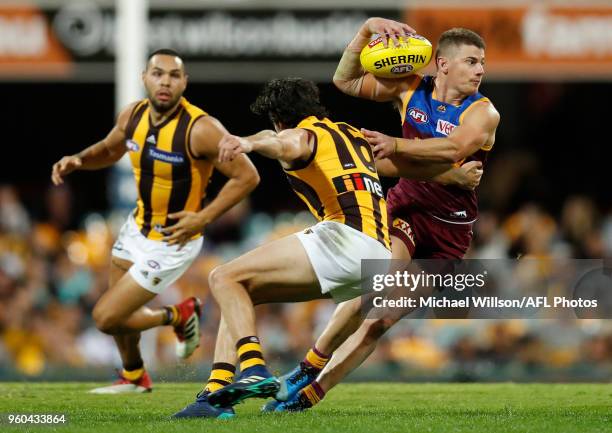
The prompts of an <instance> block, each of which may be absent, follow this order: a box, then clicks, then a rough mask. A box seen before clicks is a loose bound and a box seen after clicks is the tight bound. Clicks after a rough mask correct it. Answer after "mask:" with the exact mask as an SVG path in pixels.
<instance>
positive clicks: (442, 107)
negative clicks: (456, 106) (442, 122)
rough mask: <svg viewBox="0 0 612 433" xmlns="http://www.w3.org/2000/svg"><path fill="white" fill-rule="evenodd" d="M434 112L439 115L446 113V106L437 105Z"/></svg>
mask: <svg viewBox="0 0 612 433" xmlns="http://www.w3.org/2000/svg"><path fill="white" fill-rule="evenodd" d="M436 110H438V111H439V112H440V113H446V105H441V104H440V105H438V108H436Z"/></svg>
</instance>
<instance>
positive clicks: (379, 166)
mask: <svg viewBox="0 0 612 433" xmlns="http://www.w3.org/2000/svg"><path fill="white" fill-rule="evenodd" d="M376 170H377V171H378V174H380V175H381V176H387V177H403V178H406V179H414V180H429V181H432V182H437V183H441V184H443V185H456V186H458V187H460V188H464V189H468V190H474V189H476V187H477V186H478V185H479V184H480V179H481V177H482V173H483V170H482V163H481V162H480V161H470V162H466V163H465V164H463V165H461V166H459V167H455V166H453V165H452V164H448V163H422V162H417V161H412V160H408V159H405V158H397V157H391V158H384V159H380V160H378V161H376Z"/></svg>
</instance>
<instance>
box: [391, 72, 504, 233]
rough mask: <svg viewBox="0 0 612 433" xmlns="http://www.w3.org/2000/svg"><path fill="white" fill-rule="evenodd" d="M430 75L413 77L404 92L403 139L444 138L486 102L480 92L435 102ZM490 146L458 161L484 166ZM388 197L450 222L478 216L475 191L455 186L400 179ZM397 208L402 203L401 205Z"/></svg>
mask: <svg viewBox="0 0 612 433" xmlns="http://www.w3.org/2000/svg"><path fill="white" fill-rule="evenodd" d="M433 78H434V77H431V76H426V77H420V76H414V78H413V80H414V85H413V86H412V89H414V90H410V91H409V92H408V93H407V95H406V96H405V98H404V101H403V105H402V113H401V114H402V135H403V137H404V138H409V139H414V138H418V139H425V138H432V137H433V138H435V137H446V136H448V135H449V134H450V133H451V132H452V131H453V129H454V128H456V127H457V126H459V125H461V122H462V121H463V117H464V116H465V113H466V112H468V111H469V110H470V108H472V107H474V105H476V104H478V103H480V102H484V101H489V100H488V99H487V98H485V97H484V96H483V95H482V94H480V93H475V94H474V95H472V96H469V97H467V98H466V99H464V100H463V102H462V103H461V105H459V106H456V105H452V104H447V103H445V102H440V101H437V100H436V99H435V94H434V80H433ZM492 147H493V146H492V145H490V146H488V147H482V148H481V149H479V150H478V151H477V152H476V153H474V154H473V155H471V156H469V157H467V158H466V159H465V160H464V161H461V162H460V163H459V164H463V163H464V162H468V161H473V160H477V161H481V162H482V163H483V165H484V163H485V161H486V159H487V154H488V152H489V151H490V150H491V148H492ZM389 199H390V200H391V201H393V202H396V203H397V204H400V203H403V204H404V205H405V207H406V210H408V209H409V208H413V206H416V207H418V208H420V209H422V210H423V211H425V212H427V213H428V214H430V215H431V216H433V217H434V218H437V219H439V220H443V221H446V222H451V223H459V224H469V223H471V222H473V221H474V220H476V218H477V216H478V203H477V198H476V193H475V192H474V191H468V190H465V189H462V188H459V187H457V186H454V185H442V184H440V183H436V182H428V181H418V180H409V179H404V178H401V179H400V181H399V182H398V183H397V185H395V186H394V187H393V188H391V189H390V190H389ZM398 207H400V208H401V207H403V206H402V205H401V204H400V205H399V206H398ZM398 210H400V209H398ZM400 212H401V210H400Z"/></svg>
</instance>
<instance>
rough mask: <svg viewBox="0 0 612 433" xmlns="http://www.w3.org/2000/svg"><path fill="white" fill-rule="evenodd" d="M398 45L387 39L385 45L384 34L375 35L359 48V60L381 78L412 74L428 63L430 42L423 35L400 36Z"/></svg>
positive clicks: (364, 67) (369, 70)
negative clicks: (361, 48)
mask: <svg viewBox="0 0 612 433" xmlns="http://www.w3.org/2000/svg"><path fill="white" fill-rule="evenodd" d="M398 39H399V45H396V44H395V42H394V41H393V39H388V44H387V46H386V47H385V44H384V36H380V35H376V36H375V37H374V39H373V40H372V41H371V42H370V43H369V44H368V45H366V46H365V47H364V48H363V50H361V55H360V56H359V60H360V61H361V66H363V69H365V70H366V71H368V72H371V73H372V74H374V75H376V76H377V77H382V78H401V77H405V76H407V75H410V74H413V73H415V72H416V71H418V70H419V69H421V68H424V67H425V66H427V65H428V64H429V61H430V60H431V51H432V49H431V42H429V41H428V40H427V39H425V38H424V37H423V36H419V35H410V36H400V37H398Z"/></svg>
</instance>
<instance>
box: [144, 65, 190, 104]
mask: <svg viewBox="0 0 612 433" xmlns="http://www.w3.org/2000/svg"><path fill="white" fill-rule="evenodd" d="M142 78H143V81H144V85H145V89H146V90H147V97H148V98H149V100H150V101H151V104H152V105H153V108H154V109H155V110H156V111H157V112H159V113H165V112H166V111H168V110H170V109H171V108H173V107H174V106H176V104H177V103H178V101H179V99H180V98H181V96H183V92H184V91H185V87H187V75H186V74H185V68H184V67H183V62H182V61H181V59H180V58H178V57H175V56H170V55H164V54H157V55H155V56H153V57H152V58H151V60H149V64H148V65H147V70H146V71H144V73H143V77H142Z"/></svg>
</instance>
